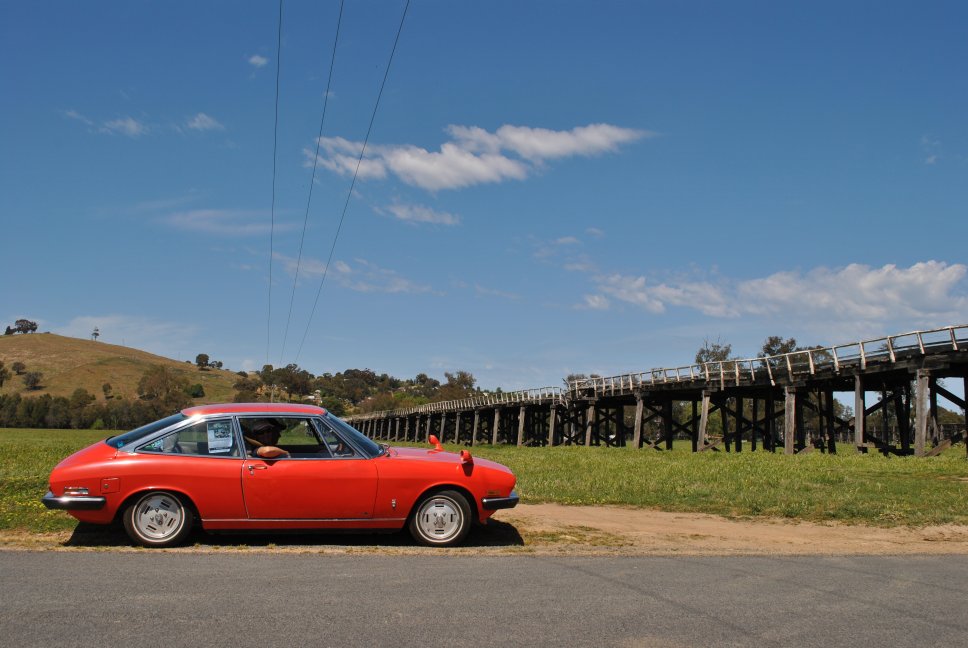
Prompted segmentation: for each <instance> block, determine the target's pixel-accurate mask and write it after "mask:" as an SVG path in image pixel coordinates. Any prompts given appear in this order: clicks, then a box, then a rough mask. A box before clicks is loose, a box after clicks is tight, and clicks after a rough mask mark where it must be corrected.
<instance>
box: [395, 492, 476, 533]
mask: <svg viewBox="0 0 968 648" xmlns="http://www.w3.org/2000/svg"><path fill="white" fill-rule="evenodd" d="M473 521H474V516H473V515H472V514H471V507H470V504H468V502H467V498H466V497H464V495H462V494H461V493H459V492H457V491H452V490H444V491H438V492H436V493H429V494H427V495H424V496H423V497H422V498H420V501H419V502H417V505H416V506H415V507H414V509H413V514H412V515H411V516H410V524H409V527H410V535H412V536H413V539H414V540H416V541H417V542H418V543H419V544H422V545H425V546H427V547H453V546H454V545H457V544H460V543H461V542H462V541H463V540H464V538H466V537H467V534H468V533H469V532H470V530H471V523H472V522H473Z"/></svg>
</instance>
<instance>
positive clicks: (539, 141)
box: [304, 124, 654, 191]
mask: <svg viewBox="0 0 968 648" xmlns="http://www.w3.org/2000/svg"><path fill="white" fill-rule="evenodd" d="M446 131H447V132H448V133H449V134H450V136H451V137H452V139H451V140H450V141H448V142H444V143H443V144H442V145H441V147H440V150H439V151H430V150H427V149H425V148H421V147H419V146H414V145H400V146H381V145H373V146H367V148H366V155H365V156H364V157H363V161H362V163H360V171H359V177H360V178H361V179H365V178H384V177H386V176H387V175H388V174H391V173H392V174H393V175H395V176H397V177H398V178H399V179H400V180H402V181H403V182H405V183H406V184H409V185H412V186H415V187H420V188H421V189H426V190H428V191H439V190H441V189H460V188H463V187H470V186H473V185H479V184H488V183H497V182H505V181H507V180H523V179H525V178H526V177H528V175H529V174H531V173H532V172H533V171H534V170H535V169H536V168H538V167H540V166H542V165H543V163H544V162H545V161H547V160H554V159H560V158H565V157H575V156H590V155H599V154H602V153H607V152H613V151H616V150H618V147H619V146H620V145H622V144H626V143H630V142H633V141H636V140H638V139H642V138H644V137H651V136H653V135H654V134H653V133H650V132H648V131H642V130H634V129H629V128H620V127H618V126H612V125H609V124H591V125H589V126H579V127H577V128H574V129H572V130H570V131H554V130H549V129H546V128H530V127H527V126H511V125H504V126H501V127H500V128H498V129H497V130H496V131H495V132H493V133H491V132H489V131H486V130H484V129H483V128H480V127H477V126H454V125H451V126H448V127H447V129H446ZM319 145H320V148H321V150H322V151H323V152H324V156H323V157H321V158H320V160H319V164H320V165H321V166H322V167H323V168H326V169H329V170H331V171H333V172H336V173H340V174H343V175H350V174H352V173H353V172H354V171H355V170H356V167H357V164H358V162H359V158H360V152H361V150H362V146H363V145H362V143H361V142H351V141H349V140H346V139H344V138H341V137H323V138H321V139H320V140H319ZM304 153H305V155H306V157H307V165H312V162H313V155H314V152H313V151H311V150H309V149H308V148H307V149H304Z"/></svg>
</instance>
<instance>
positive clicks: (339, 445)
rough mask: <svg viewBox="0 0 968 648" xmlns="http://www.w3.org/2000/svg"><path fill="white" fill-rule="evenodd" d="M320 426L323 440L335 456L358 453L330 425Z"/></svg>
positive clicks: (347, 455) (349, 455)
mask: <svg viewBox="0 0 968 648" xmlns="http://www.w3.org/2000/svg"><path fill="white" fill-rule="evenodd" d="M319 427H320V432H321V433H322V436H323V441H324V442H326V446H327V447H328V448H329V451H330V452H332V453H333V456H334V457H352V456H354V455H355V454H356V453H355V452H354V451H353V448H352V446H350V445H349V444H348V443H346V441H344V440H343V439H342V438H340V436H339V435H338V434H336V432H334V431H333V430H332V429H330V427H329V426H327V425H320V426H319Z"/></svg>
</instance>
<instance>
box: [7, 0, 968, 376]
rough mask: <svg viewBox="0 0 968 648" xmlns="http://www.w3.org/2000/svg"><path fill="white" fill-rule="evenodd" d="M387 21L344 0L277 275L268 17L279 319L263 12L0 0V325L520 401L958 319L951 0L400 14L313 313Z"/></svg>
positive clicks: (966, 95) (300, 24) (285, 170)
mask: <svg viewBox="0 0 968 648" xmlns="http://www.w3.org/2000/svg"><path fill="white" fill-rule="evenodd" d="M402 10H403V3H402V2H395V1H394V2H392V1H389V0H388V1H385V2H375V1H372V2H371V1H366V2H364V1H354V0H349V1H347V3H346V6H345V9H344V12H343V19H342V23H341V30H340V38H339V42H338V44H337V47H336V60H335V65H334V71H333V80H332V86H331V91H330V95H329V102H328V105H327V113H326V120H325V123H324V126H323V139H322V140H320V142H319V144H320V156H319V158H318V169H317V173H316V182H315V185H314V187H313V193H312V201H311V203H310V208H309V211H308V220H307V229H306V235H305V241H304V249H303V253H302V260H301V264H300V269H299V279H298V282H296V284H295V291H294V292H293V285H294V282H293V279H294V274H293V273H294V268H295V260H296V258H297V256H298V255H299V243H300V237H301V233H302V228H303V222H304V217H305V216H306V205H307V201H308V195H309V186H310V181H311V177H312V162H313V155H314V150H315V147H316V136H317V133H318V130H319V122H320V115H321V111H322V107H323V97H324V93H325V89H326V81H327V75H328V72H329V68H330V61H331V53H332V51H333V39H334V35H335V31H336V20H337V15H338V12H339V4H338V3H337V2H312V3H310V2H295V1H292V0H290V1H288V2H286V4H285V8H284V15H283V26H282V32H283V41H282V51H281V58H280V59H279V60H280V61H281V76H280V88H281V94H280V104H279V127H278V156H277V176H276V209H275V228H274V234H273V239H272V248H273V259H272V265H271V268H272V299H271V306H270V301H269V281H268V279H269V271H270V257H269V250H270V222H271V217H270V207H271V200H272V166H273V155H272V154H273V116H274V92H275V82H276V77H275V70H276V64H277V57H276V28H277V12H278V4H276V3H272V2H261V3H237V2H219V3H215V2H204V3H188V2H164V3H162V2H101V3H70V2H52V3H16V4H14V3H10V2H6V3H3V4H2V5H0V61H2V62H0V66H2V80H3V86H4V91H3V92H2V93H0V117H2V119H0V142H2V147H0V151H2V152H0V215H2V216H0V217H2V219H3V224H4V236H3V238H2V243H0V254H2V258H3V260H4V267H5V269H6V272H5V273H4V279H3V282H2V284H0V286H2V290H0V318H3V320H5V321H6V322H7V323H12V322H13V320H15V319H17V318H19V317H27V318H29V319H33V320H35V321H37V322H38V323H39V324H40V328H41V330H50V331H54V332H58V333H64V334H67V335H74V336H78V337H87V336H88V335H89V334H90V332H91V330H92V329H93V327H94V326H97V327H98V328H99V329H100V331H101V333H102V337H101V340H102V341H106V342H112V343H119V344H121V343H123V344H127V345H129V346H136V347H139V348H144V349H148V350H150V351H153V352H156V353H160V354H163V355H166V356H169V357H174V358H179V359H193V358H194V357H195V355H196V354H197V353H200V352H204V353H208V354H209V355H210V356H211V357H212V358H213V359H219V360H222V361H223V362H224V363H225V365H226V366H227V367H229V368H232V369H255V368H259V367H261V366H262V364H264V363H265V362H266V359H267V358H268V361H269V362H270V363H271V364H274V365H280V364H288V363H290V362H298V364H299V365H300V366H303V367H305V368H307V369H308V370H310V371H312V372H313V373H317V374H318V373H323V372H327V371H328V372H336V371H341V370H343V369H346V368H350V367H360V368H362V367H369V368H372V369H374V370H376V371H378V372H384V371H385V372H388V373H390V374H393V375H396V376H400V377H410V376H413V375H415V374H416V373H419V372H426V373H429V374H430V375H433V376H436V377H438V378H442V377H443V373H444V372H445V371H454V370H458V369H463V370H467V371H470V372H472V373H473V374H474V375H475V376H476V377H477V378H478V381H479V383H480V384H481V385H482V386H485V387H497V386H501V387H504V388H507V389H511V388H526V387H539V386H543V385H558V384H560V383H561V378H562V377H564V376H565V375H566V374H568V373H572V372H584V373H591V372H597V373H602V374H607V375H612V374H616V373H621V372H625V371H630V370H636V371H638V370H645V369H649V368H652V367H658V366H669V365H672V366H674V365H681V364H686V363H688V362H690V361H691V360H692V357H693V355H694V354H695V351H696V349H697V348H698V347H699V346H700V345H701V344H702V341H703V340H704V339H710V340H716V339H719V340H721V341H723V342H727V343H731V344H732V345H733V349H734V351H735V352H736V353H737V354H739V355H741V356H750V355H755V354H756V352H757V350H758V349H759V347H760V345H761V344H762V342H763V340H764V339H765V338H766V337H767V336H769V335H774V334H776V335H783V336H794V337H796V338H797V339H798V340H799V341H800V342H801V343H810V344H833V343H843V342H849V341H853V340H857V339H859V338H861V337H874V336H879V335H884V334H889V333H900V332H903V331H908V330H913V329H917V328H922V327H933V326H943V325H949V324H961V323H965V322H968V281H966V272H968V267H966V263H968V261H966V249H968V248H966V243H965V238H966V237H965V234H966V233H968V227H966V225H965V223H966V218H965V216H966V214H965V210H966V205H968V69H966V68H968V5H965V4H964V3H958V2H952V3H943V2H932V3H924V2H901V3H898V2H846V3H845V2H830V3H826V2H810V3H775V2H732V3H721V2H709V3H706V2H685V3H671V2H642V3H633V2H490V3H470V2H443V1H439V2H438V1H434V0H413V2H412V4H411V6H410V10H409V13H408V15H407V19H406V22H405V25H404V28H403V32H402V36H401V39H400V43H399V46H398V49H397V51H396V55H395V58H394V60H393V64H392V66H391V69H390V73H389V77H388V81H387V85H386V89H385V91H384V94H383V97H382V101H381V104H380V107H379V112H378V113H377V115H376V120H375V123H374V127H373V131H372V135H371V137H370V141H369V143H368V146H367V150H366V154H365V156H364V160H363V164H362V165H361V173H360V175H359V178H358V180H357V182H356V185H355V190H354V192H353V195H352V196H351V198H350V201H349V203H348V208H347V210H346V218H345V222H344V225H343V228H342V232H341V235H340V238H339V241H338V244H337V246H336V249H335V254H334V257H333V263H332V264H331V267H330V271H329V273H328V276H327V279H326V281H325V284H324V285H323V287H322V292H321V297H320V301H319V305H318V307H317V310H316V312H315V315H314V317H313V319H312V322H311V323H310V324H308V325H307V322H308V318H309V312H310V309H311V307H312V304H313V300H314V298H315V295H316V293H317V291H318V290H319V286H320V279H321V271H322V268H323V267H324V266H325V263H326V259H327V256H328V254H329V250H330V246H331V245H332V242H333V236H334V233H335V231H336V227H337V223H338V222H339V218H340V214H341V213H342V210H343V205H344V203H345V202H346V199H347V192H348V190H349V187H350V183H351V177H352V171H353V169H354V168H355V166H356V161H357V156H358V155H359V151H360V147H361V144H362V141H363V139H364V137H365V135H366V130H367V125H368V123H369V120H370V116H371V114H372V111H373V106H374V102H375V100H376V96H377V92H378V91H379V88H380V82H381V81H382V79H383V75H384V72H385V69H386V64H387V59H388V56H389V53H390V49H391V46H392V43H393V38H394V35H395V33H396V29H397V26H398V24H399V19H400V15H401V12H402ZM290 299H292V304H293V308H292V317H291V319H289V318H288V317H287V315H288V312H289V303H290ZM270 314H271V321H270V323H269V326H268V327H267V319H269V317H270ZM287 320H288V321H289V333H288V337H287V338H286V346H285V348H283V338H284V336H285V335H286V333H285V331H286V323H287ZM304 336H305V344H304V345H302V349H301V351H299V350H298V349H299V347H300V342H301V340H302V339H303V337H304ZM297 352H298V355H297Z"/></svg>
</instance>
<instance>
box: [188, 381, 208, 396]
mask: <svg viewBox="0 0 968 648" xmlns="http://www.w3.org/2000/svg"><path fill="white" fill-rule="evenodd" d="M185 393H186V394H188V395H189V396H191V397H192V398H202V397H203V396H205V388H204V387H202V385H201V384H199V383H195V384H194V385H190V386H189V387H188V390H187V391H186V392H185Z"/></svg>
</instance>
